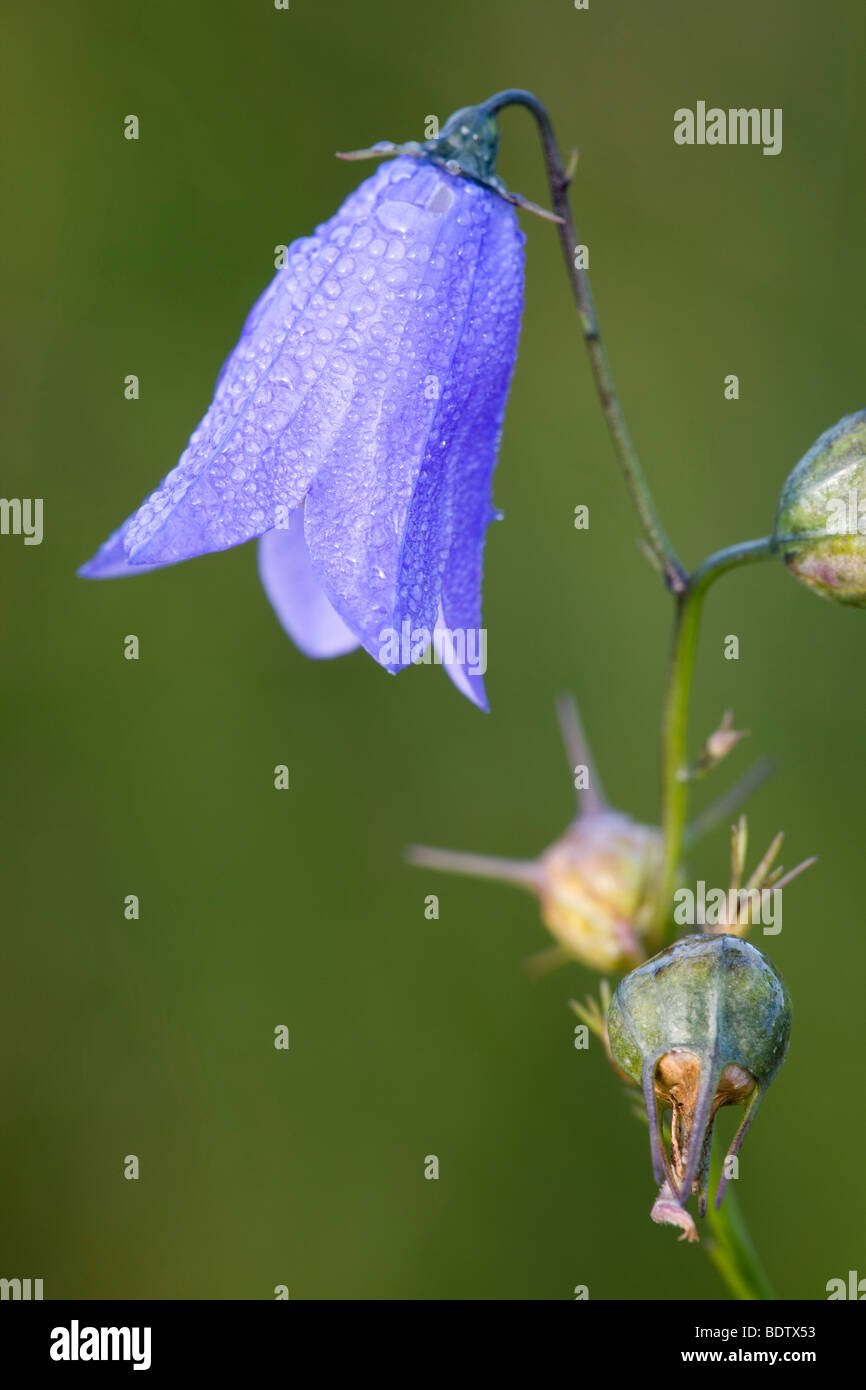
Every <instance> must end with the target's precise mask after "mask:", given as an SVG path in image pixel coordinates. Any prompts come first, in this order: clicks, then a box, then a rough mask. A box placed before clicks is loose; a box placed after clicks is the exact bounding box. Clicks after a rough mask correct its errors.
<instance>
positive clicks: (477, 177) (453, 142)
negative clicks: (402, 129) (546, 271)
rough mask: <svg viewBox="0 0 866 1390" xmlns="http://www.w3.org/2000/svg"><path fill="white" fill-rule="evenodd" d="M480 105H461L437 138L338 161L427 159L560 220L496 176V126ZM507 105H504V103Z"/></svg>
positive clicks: (487, 106) (382, 146) (386, 143)
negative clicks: (399, 158)
mask: <svg viewBox="0 0 866 1390" xmlns="http://www.w3.org/2000/svg"><path fill="white" fill-rule="evenodd" d="M495 101H496V98H491V101H490V102H482V103H481V105H480V106H462V107H461V108H460V110H459V111H455V112H454V114H453V115H451V116H449V117H448V119H447V121H446V122H445V124H444V125H443V126H442V128H441V130H440V131H439V134H438V135H434V136H432V137H431V138H430V139H429V140H423V141H418V140H409V141H407V143H406V144H403V145H395V144H394V143H393V142H392V141H390V140H379V141H377V143H376V144H375V145H371V146H370V147H369V149H366V150H352V151H350V152H349V153H344V154H340V155H339V156H338V158H339V159H394V158H396V157H397V156H398V155H411V156H412V158H413V159H426V160H429V162H430V163H431V164H435V165H437V166H438V168H440V169H444V170H445V172H446V173H448V174H457V175H460V176H461V177H463V178H466V179H472V181H473V182H474V183H480V184H481V185H482V186H483V187H484V188H487V189H489V190H490V192H491V193H495V194H496V195H497V196H498V197H500V198H504V199H505V201H506V202H507V203H513V204H514V206H515V207H520V208H525V209H526V210H527V212H534V213H536V214H537V215H538V216H539V217H544V218H546V219H547V220H548V221H551V222H559V221H561V218H559V217H556V216H555V215H554V214H553V213H551V212H548V211H547V210H546V209H545V208H540V207H537V206H536V204H535V203H530V202H529V201H528V200H527V199H526V198H523V197H522V196H521V195H520V194H519V193H511V192H509V190H508V189H507V188H506V186H505V184H504V183H503V182H502V180H501V179H500V177H499V175H498V174H497V173H496V159H497V156H498V154H499V126H498V123H497V120H496V114H495V111H496V110H497V109H500V107H494V109H491V102H493V103H495ZM504 104H507V103H504Z"/></svg>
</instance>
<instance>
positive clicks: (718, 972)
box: [607, 935, 791, 1239]
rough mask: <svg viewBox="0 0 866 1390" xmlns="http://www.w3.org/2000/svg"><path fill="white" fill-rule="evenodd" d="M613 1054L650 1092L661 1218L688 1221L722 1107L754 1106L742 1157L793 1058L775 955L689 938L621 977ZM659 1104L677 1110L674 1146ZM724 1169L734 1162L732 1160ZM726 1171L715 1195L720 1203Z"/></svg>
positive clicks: (741, 944)
mask: <svg viewBox="0 0 866 1390" xmlns="http://www.w3.org/2000/svg"><path fill="white" fill-rule="evenodd" d="M607 1027H608V1037H609V1040H610V1051H611V1056H612V1058H613V1060H614V1062H615V1063H616V1065H617V1066H618V1067H619V1068H620V1070H621V1071H623V1072H625V1074H626V1075H627V1076H629V1077H631V1079H632V1080H633V1081H636V1082H637V1083H638V1084H639V1085H640V1086H642V1088H643V1093H644V1103H645V1105H646V1110H647V1117H648V1119H649V1127H650V1148H651V1153H652V1162H653V1171H654V1173H655V1177H656V1181H657V1182H658V1183H659V1184H660V1185H661V1188H662V1192H661V1194H660V1197H659V1201H658V1202H657V1203H656V1207H655V1208H654V1209H653V1215H654V1218H655V1219H658V1220H664V1221H670V1222H672V1223H674V1224H678V1225H681V1226H683V1228H684V1230H685V1233H686V1235H687V1236H688V1237H689V1238H690V1239H697V1234H696V1232H695V1229H694V1223H693V1221H692V1220H691V1217H690V1216H688V1214H687V1213H686V1212H685V1205H686V1202H687V1201H688V1198H689V1197H690V1196H691V1194H692V1193H693V1192H697V1193H699V1196H700V1214H701V1215H702V1216H703V1215H704V1213H705V1212H706V1205H707V1184H708V1181H709V1166H710V1156H711V1151H712V1142H713V1124H714V1121H715V1117H716V1113H717V1111H718V1110H719V1109H720V1108H721V1106H723V1105H737V1104H743V1105H745V1107H746V1109H745V1114H744V1116H743V1120H742V1123H741V1124H740V1127H739V1129H738V1131H737V1133H736V1135H735V1137H734V1139H733V1142H732V1144H731V1146H730V1148H729V1150H728V1154H727V1159H730V1158H731V1157H733V1156H735V1155H736V1154H737V1152H738V1151H739V1148H740V1145H741V1144H742V1142H743V1139H744V1137H745V1134H746V1131H747V1129H748V1127H749V1125H750V1123H751V1121H752V1120H753V1118H754V1116H755V1112H756V1111H757V1108H758V1104H759V1102H760V1100H761V1099H762V1097H763V1095H764V1092H765V1091H766V1089H767V1087H768V1086H769V1084H770V1082H771V1081H772V1079H773V1077H774V1076H775V1074H776V1072H777V1071H778V1069H779V1067H780V1066H781V1065H782V1062H783V1061H784V1059H785V1054H786V1052H787V1050H788V1039H789V1036H790V1031H791V1001H790V997H789V995H788V991H787V989H786V987H785V983H784V981H783V980H782V978H781V976H780V975H779V974H778V972H777V971H776V969H775V968H774V966H773V965H771V963H770V962H769V960H767V958H766V956H764V955H762V954H761V952H760V951H758V950H756V948H755V947H754V946H751V945H749V944H748V942H746V941H742V940H740V938H739V937H736V936H717V935H712V936H703V935H697V936H686V937H683V938H682V939H681V940H679V941H677V942H676V943H675V944H674V945H673V946H669V947H668V948H667V949H666V950H664V951H661V952H660V953H659V954H658V955H657V956H653V958H652V959H651V960H648V961H647V962H646V963H645V964H644V965H641V966H639V967H638V968H637V969H636V970H633V971H632V973H631V974H630V975H627V976H626V977H625V978H624V979H623V980H621V981H620V983H619V985H618V986H617V989H616V993H615V994H614V996H613V998H612V1000H611V1003H610V1009H609V1011H608V1019H607ZM659 1105H661V1106H662V1107H666V1108H669V1109H670V1110H671V1112H672V1115H671V1152H670V1156H668V1154H667V1152H666V1151H665V1148H664V1145H663V1143H662V1137H661V1129H660V1124H659ZM725 1167H727V1160H726V1164H725ZM726 1183H727V1174H726V1173H725V1172H724V1171H723V1175H722V1179H721V1181H720V1183H719V1189H718V1192H717V1194H716V1207H718V1206H719V1205H720V1204H721V1201H722V1197H723V1196H724V1190H725V1186H726Z"/></svg>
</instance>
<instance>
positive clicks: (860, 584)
mask: <svg viewBox="0 0 866 1390" xmlns="http://www.w3.org/2000/svg"><path fill="white" fill-rule="evenodd" d="M861 512H862V514H863V515H862V521H861ZM861 528H862V529H861ZM773 547H774V549H775V550H776V551H777V552H778V554H780V555H781V556H782V558H783V559H784V561H785V564H786V565H787V566H788V569H789V570H790V571H791V573H792V574H793V575H795V576H796V577H797V578H798V579H800V580H802V582H803V583H804V584H807V585H808V586H809V588H810V589H813V590H814V592H815V593H816V594H820V595H821V596H822V597H823V598H829V599H834V600H835V601H836V602H837V603H845V604H849V605H851V606H853V607H855V608H864V607H866V410H861V411H858V412H857V413H856V414H854V415H846V416H845V418H844V419H843V420H840V421H839V422H838V424H836V425H833V426H832V428H831V429H829V430H825V431H824V433H823V434H822V435H821V437H820V439H818V440H817V441H816V442H815V443H814V444H813V445H812V447H811V449H810V450H809V452H808V453H807V454H805V455H804V457H803V458H802V459H801V460H800V462H799V463H798V464H797V466H796V468H795V469H794V471H793V472H792V473H791V475H790V477H789V478H788V480H787V482H786V483H785V486H784V487H783V489H782V495H781V497H780V499H779V506H778V509H777V512H776V526H775V531H774V533H773Z"/></svg>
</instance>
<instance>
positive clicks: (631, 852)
mask: <svg viewBox="0 0 866 1390" xmlns="http://www.w3.org/2000/svg"><path fill="white" fill-rule="evenodd" d="M560 720H561V723H562V729H563V735H564V738H565V743H566V750H567V753H568V760H569V766H570V769H571V771H572V776H574V775H575V773H577V772H580V774H581V775H580V778H579V779H578V780H579V783H580V787H581V797H580V804H579V807H578V815H577V816H576V817H575V819H574V820H572V821H571V823H570V824H569V825H568V827H567V828H566V830H565V831H564V833H563V834H562V835H561V836H560V837H559V838H558V839H557V840H555V841H554V842H553V844H552V845H549V846H548V848H547V849H545V850H543V851H542V853H541V854H539V855H538V857H537V858H535V859H501V858H498V857H493V856H491V855H482V854H464V853H462V852H460V851H455V850H442V849H426V848H420V847H419V848H415V849H413V850H411V851H410V857H411V859H412V861H413V863H415V864H421V865H424V866H425V867H428V868H434V869H445V870H446V871H447V872H450V873H460V874H472V875H474V876H476V877H480V878H493V879H502V880H505V881H507V882H510V883H517V884H520V885H521V886H522V887H524V888H528V889H529V890H530V891H531V892H533V893H535V894H536V895H537V897H538V899H539V904H540V909H541V919H542V921H543V922H544V925H545V926H546V927H547V928H548V930H549V931H550V933H551V935H552V936H553V937H554V938H555V940H556V943H557V945H556V947H554V948H552V952H545V953H544V965H545V967H546V966H548V965H549V964H550V963H551V955H552V956H553V959H554V960H555V961H556V963H559V962H560V961H564V960H579V961H582V962H583V964H584V965H589V966H591V967H592V968H593V969H594V970H601V971H619V970H631V969H632V968H633V967H634V966H635V965H637V964H638V962H639V961H642V960H645V959H646V956H647V945H648V943H649V942H652V932H653V929H654V927H655V919H656V916H657V908H658V901H659V886H660V882H661V868H662V850H663V838H662V833H661V831H660V830H659V829H658V828H657V827H655V826H648V825H639V824H638V823H637V822H636V821H634V820H632V819H631V817H630V816H627V815H624V814H623V813H622V812H620V811H615V810H614V809H613V808H612V807H610V806H608V804H607V802H606V800H605V798H604V794H603V792H602V790H601V782H600V779H599V777H598V774H597V772H596V770H595V768H594V766H593V764H592V759H591V757H590V754H589V749H588V747H587V745H586V742H585V740H584V738H583V731H582V729H581V727H580V721H579V718H578V714H577V710H576V708H575V707H574V705H573V703H571V702H567V701H563V702H562V704H561V706H560ZM575 785H576V786H577V781H576V782H575ZM655 944H657V941H656V942H653V943H652V945H650V946H649V949H650V950H651V949H652V946H653V945H655Z"/></svg>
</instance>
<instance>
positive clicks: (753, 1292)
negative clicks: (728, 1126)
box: [706, 1159, 776, 1301]
mask: <svg viewBox="0 0 866 1390" xmlns="http://www.w3.org/2000/svg"><path fill="white" fill-rule="evenodd" d="M719 1166H720V1165H719V1161H718V1160H717V1159H714V1160H713V1163H712V1165H711V1167H710V1192H715V1190H716V1186H717V1184H718V1180H719ZM707 1224H708V1225H709V1227H710V1230H711V1231H712V1236H713V1238H712V1241H711V1242H707V1245H706V1250H707V1254H708V1256H709V1258H710V1260H711V1261H712V1263H713V1264H714V1265H715V1267H716V1269H717V1270H718V1272H719V1274H720V1275H721V1277H722V1279H723V1280H724V1282H725V1283H726V1284H727V1286H728V1288H729V1289H730V1291H731V1293H732V1294H733V1296H734V1298H737V1299H742V1300H744V1301H747V1300H753V1299H774V1298H775V1297H776V1294H775V1292H774V1290H773V1286H772V1284H771V1283H770V1281H769V1279H768V1278H767V1275H766V1273H765V1272H764V1269H763V1266H762V1265H761V1261H760V1260H759V1258H758V1254H757V1251H756V1250H755V1247H754V1245H753V1244H752V1239H751V1236H750V1235H749V1232H748V1228H747V1226H746V1222H745V1219H744V1217H743V1213H742V1211H741V1210H740V1206H739V1203H738V1202H737V1199H736V1194H735V1193H734V1192H732V1190H731V1188H730V1186H729V1187H728V1190H727V1192H726V1193H725V1200H724V1202H723V1203H722V1206H721V1209H720V1210H719V1211H716V1210H715V1209H714V1208H712V1207H710V1209H709V1210H708V1211H707Z"/></svg>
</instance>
